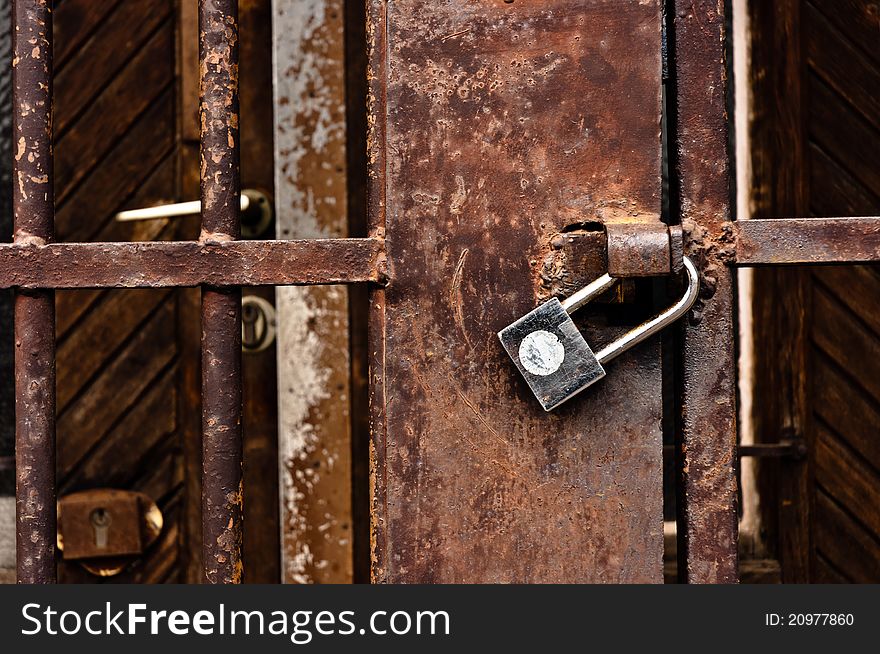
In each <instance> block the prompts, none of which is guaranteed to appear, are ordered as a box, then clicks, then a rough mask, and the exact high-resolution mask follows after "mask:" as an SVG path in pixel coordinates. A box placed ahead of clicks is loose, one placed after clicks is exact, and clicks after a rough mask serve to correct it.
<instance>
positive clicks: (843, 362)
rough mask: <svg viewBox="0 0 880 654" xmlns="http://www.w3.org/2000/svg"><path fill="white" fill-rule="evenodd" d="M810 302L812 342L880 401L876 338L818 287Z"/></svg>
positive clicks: (879, 353)
mask: <svg viewBox="0 0 880 654" xmlns="http://www.w3.org/2000/svg"><path fill="white" fill-rule="evenodd" d="M814 303H815V312H814V316H815V322H814V324H813V329H812V335H813V340H814V342H815V343H816V345H817V346H818V347H819V348H820V349H821V350H822V351H823V352H825V353H826V354H827V355H828V356H829V357H831V358H832V359H834V360H835V361H837V363H838V365H839V366H841V367H842V368H843V369H845V370H846V371H847V373H848V374H849V376H850V377H851V378H852V379H854V380H856V382H857V383H858V384H859V385H860V386H862V388H864V389H865V390H866V391H867V392H868V393H870V394H871V395H872V396H873V398H874V399H875V400H877V401H880V339H878V338H877V337H876V336H875V335H874V334H872V333H871V332H870V331H869V330H868V329H866V328H865V327H864V326H863V325H861V324H859V323H858V322H857V321H855V320H853V319H852V318H853V317H852V314H851V313H849V312H848V311H847V310H846V308H844V307H842V306H841V305H840V303H839V302H838V301H836V300H834V299H833V297H832V296H831V295H829V293H828V292H827V291H825V290H824V289H822V288H821V287H820V288H817V289H816V292H815V299H814Z"/></svg>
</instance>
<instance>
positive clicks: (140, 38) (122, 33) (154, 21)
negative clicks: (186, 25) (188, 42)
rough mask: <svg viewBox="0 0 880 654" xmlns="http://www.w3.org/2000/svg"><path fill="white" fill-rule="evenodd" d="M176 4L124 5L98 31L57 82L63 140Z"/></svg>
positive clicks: (146, 1)
mask: <svg viewBox="0 0 880 654" xmlns="http://www.w3.org/2000/svg"><path fill="white" fill-rule="evenodd" d="M172 9H173V1H172V0H139V1H138V2H123V3H121V5H120V7H119V10H118V11H115V12H113V14H111V15H110V16H109V17H108V18H107V19H106V20H103V21H101V22H100V23H96V24H95V25H96V29H95V31H94V32H93V33H92V35H91V36H90V37H89V39H88V41H86V42H85V43H83V44H82V45H81V46H80V47H79V48H77V50H76V52H75V53H73V56H72V57H71V59H70V62H69V65H67V66H65V67H64V68H63V69H61V71H60V72H58V73H57V74H56V75H55V78H54V80H53V83H54V88H53V92H54V94H55V96H54V100H55V103H56V106H60V107H64V111H63V112H61V113H60V115H59V116H58V120H56V121H55V124H54V125H53V128H54V137H55V139H56V141H57V140H59V139H60V138H61V137H62V136H63V134H64V133H65V132H66V131H67V128H68V127H69V126H70V125H71V124H72V123H73V122H75V121H76V119H77V117H78V116H79V114H80V113H81V112H82V111H83V109H84V108H85V107H86V106H87V105H88V104H89V103H90V102H92V101H94V99H95V96H97V95H98V94H99V93H100V92H101V90H102V89H103V88H105V87H106V86H107V85H108V84H109V83H110V82H111V80H112V79H113V78H114V77H115V76H116V75H118V74H119V73H120V72H124V70H125V67H126V66H127V65H128V63H129V61H128V60H129V59H130V58H131V57H132V56H133V55H134V54H135V53H137V52H138V51H139V50H140V49H141V48H143V46H144V42H145V41H146V40H147V39H148V38H149V37H150V36H151V35H152V33H153V31H154V30H155V29H156V28H157V27H158V26H159V25H161V24H162V23H163V22H165V20H166V19H167V18H168V17H169V16H170V15H171V12H172Z"/></svg>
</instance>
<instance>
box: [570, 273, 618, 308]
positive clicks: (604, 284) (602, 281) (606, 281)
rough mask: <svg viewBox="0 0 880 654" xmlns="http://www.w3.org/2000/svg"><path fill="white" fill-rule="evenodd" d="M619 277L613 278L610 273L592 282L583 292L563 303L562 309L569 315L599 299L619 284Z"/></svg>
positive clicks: (575, 294)
mask: <svg viewBox="0 0 880 654" xmlns="http://www.w3.org/2000/svg"><path fill="white" fill-rule="evenodd" d="M617 279H618V278H617V277H612V276H611V275H609V274H608V273H605V274H604V275H602V276H601V277H600V278H599V279H597V280H596V281H594V282H591V283H590V284H589V285H588V286H584V287H583V288H582V289H581V290H579V291H578V292H577V293H574V294H573V295H570V296H569V297H567V298H566V299H564V300H563V301H562V308H563V309H565V312H566V313H567V314H569V315H571V314H572V313H574V312H575V311H577V310H578V309H580V308H581V307H582V306H584V305H585V304H588V303H589V302H590V301H591V300H592V299H593V298H595V297H598V296H599V295H601V294H602V293H604V292H605V291H607V290H608V289H609V288H611V287H612V286H614V284H615V283H617Z"/></svg>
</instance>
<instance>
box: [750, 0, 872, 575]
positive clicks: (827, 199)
mask: <svg viewBox="0 0 880 654" xmlns="http://www.w3.org/2000/svg"><path fill="white" fill-rule="evenodd" d="M751 18H752V31H753V35H754V36H753V39H754V43H753V55H752V56H753V61H755V62H756V65H755V68H754V70H753V73H752V74H753V77H754V79H755V80H756V87H755V92H754V97H755V107H756V114H755V121H754V124H753V127H752V131H753V134H752V139H753V144H754V147H753V149H752V152H753V161H752V163H753V169H754V184H755V193H754V198H755V205H756V206H755V210H756V214H757V217H765V216H767V217H770V216H778V217H788V216H805V215H812V216H820V217H824V216H846V215H850V216H870V215H874V214H876V213H877V212H878V211H880V176H878V173H877V169H878V166H880V159H878V156H877V152H878V150H880V104H878V102H877V98H878V97H880V55H878V51H877V48H876V35H877V33H878V30H880V15H878V14H877V11H876V7H875V5H874V3H870V2H865V1H864V0H843V1H841V2H832V1H830V0H813V1H811V2H806V1H805V0H786V2H784V3H772V5H771V3H754V6H753V7H752V16H751ZM755 290H756V295H755V304H754V306H755V317H756V341H757V342H758V343H760V344H761V347H760V348H759V349H758V350H757V351H756V365H755V370H756V373H757V377H756V394H757V396H758V397H762V398H764V401H762V402H761V403H760V404H758V405H756V407H755V423H756V427H757V430H756V436H757V437H758V439H759V440H765V441H768V442H770V441H774V440H776V439H778V438H779V435H780V432H782V430H784V429H793V430H794V431H795V432H796V433H797V434H799V435H801V436H803V437H805V438H806V439H807V443H808V447H809V450H810V456H809V457H808V459H807V461H806V462H805V463H804V464H803V465H801V466H799V468H798V467H793V466H789V467H788V469H787V472H788V475H787V476H785V475H782V474H780V472H783V473H785V472H786V468H780V469H777V468H775V467H769V466H763V468H764V478H763V482H762V485H761V489H762V496H761V501H762V504H763V505H764V506H765V507H766V510H765V511H764V518H765V525H764V529H765V531H766V532H767V534H768V539H769V546H770V548H771V551H774V550H775V551H774V553H775V554H777V555H778V556H779V558H780V561H781V563H782V572H783V579H784V580H786V581H800V582H810V581H812V582H832V583H837V582H847V581H848V582H867V581H874V582H876V581H877V580H878V578H880V577H878V574H880V570H878V568H877V565H876V561H877V560H880V521H878V515H877V511H876V506H877V505H878V489H880V450H878V445H877V438H876V436H877V434H878V433H880V384H878V383H877V380H878V379H880V367H878V365H877V360H878V357H880V310H878V305H877V302H876V300H875V298H877V297H878V295H880V273H878V269H877V267H876V266H833V267H825V266H822V267H815V268H811V269H800V270H792V271H766V270H758V271H756V284H755ZM780 479H781V480H782V485H781V486H780ZM777 504H778V511H777V508H776V505H777Z"/></svg>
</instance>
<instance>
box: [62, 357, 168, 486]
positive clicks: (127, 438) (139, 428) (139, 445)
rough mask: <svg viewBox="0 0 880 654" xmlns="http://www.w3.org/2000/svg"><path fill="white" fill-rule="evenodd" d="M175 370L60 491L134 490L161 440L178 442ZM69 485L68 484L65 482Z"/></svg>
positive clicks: (150, 391)
mask: <svg viewBox="0 0 880 654" xmlns="http://www.w3.org/2000/svg"><path fill="white" fill-rule="evenodd" d="M176 373H177V371H176V370H175V369H173V368H172V369H169V370H167V371H166V372H165V373H164V374H163V375H162V376H161V377H160V378H159V379H157V380H156V381H155V382H154V383H153V384H152V385H151V386H150V387H149V388H148V389H147V390H146V392H145V393H144V394H143V395H142V396H141V397H139V398H138V401H137V402H136V403H135V404H134V406H133V407H132V410H131V411H129V412H128V413H127V414H126V415H125V417H124V418H123V419H122V420H120V421H119V423H118V424H116V426H115V427H113V429H112V430H111V431H110V432H109V433H108V434H107V436H106V437H105V438H104V439H103V440H102V441H101V442H100V443H98V444H97V446H95V447H94V448H93V449H92V450H90V451H89V454H88V456H87V457H85V458H83V459H82V461H81V463H80V465H79V466H78V467H77V468H76V469H75V470H74V472H73V473H72V474H71V475H70V476H69V477H68V479H67V480H61V481H60V489H61V490H60V492H61V493H62V494H63V493H69V492H72V491H73V490H74V488H73V486H72V485H70V482H73V483H74V484H76V485H77V486H80V487H81V488H100V487H106V488H131V483H132V480H133V479H134V478H135V477H137V475H138V474H139V472H138V471H140V470H143V469H144V468H145V466H144V459H145V458H146V456H147V453H149V452H150V451H152V450H153V449H154V448H155V447H156V446H157V445H158V444H159V443H160V442H161V441H163V440H165V439H168V440H169V441H171V442H174V438H173V434H174V431H175V429H176V427H177V407H176V406H175V403H176V383H177V380H176ZM65 482H67V483H65Z"/></svg>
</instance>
